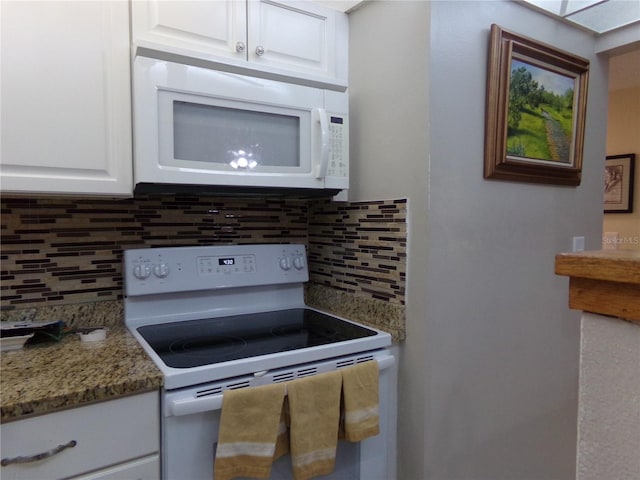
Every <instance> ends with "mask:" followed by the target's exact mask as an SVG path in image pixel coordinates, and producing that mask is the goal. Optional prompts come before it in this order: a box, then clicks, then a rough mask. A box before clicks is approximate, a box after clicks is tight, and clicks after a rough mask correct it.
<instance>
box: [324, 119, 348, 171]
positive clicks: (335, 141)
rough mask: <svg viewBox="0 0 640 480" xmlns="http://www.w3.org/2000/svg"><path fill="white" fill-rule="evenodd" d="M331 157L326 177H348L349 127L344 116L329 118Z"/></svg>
mask: <svg viewBox="0 0 640 480" xmlns="http://www.w3.org/2000/svg"><path fill="white" fill-rule="evenodd" d="M329 134H330V137H331V155H330V157H329V165H328V166H327V177H342V178H348V177H349V125H348V122H347V116H346V115H330V116H329Z"/></svg>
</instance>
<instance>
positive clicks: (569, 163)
mask: <svg viewBox="0 0 640 480" xmlns="http://www.w3.org/2000/svg"><path fill="white" fill-rule="evenodd" d="M588 79H589V60H587V59H584V58H581V57H579V56H577V55H573V54H571V53H568V52H565V51H562V50H559V49H557V48H555V47H553V46H550V45H546V44H543V43H540V42H538V41H535V40H532V39H530V38H527V37H523V36H521V35H518V34H516V33H513V32H509V31H507V30H504V29H503V28H501V27H499V26H498V25H495V24H493V25H491V35H490V46H489V64H488V74H487V99H486V112H485V115H486V116H485V150H484V178H488V179H497V180H511V181H519V182H532V183H548V184H558V185H571V186H577V185H580V181H581V178H582V157H583V145H584V129H585V118H586V106H587V85H588Z"/></svg>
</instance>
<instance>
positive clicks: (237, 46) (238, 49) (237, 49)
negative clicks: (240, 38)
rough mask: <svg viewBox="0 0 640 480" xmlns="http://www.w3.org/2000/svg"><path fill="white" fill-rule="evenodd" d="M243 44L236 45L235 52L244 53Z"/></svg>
mask: <svg viewBox="0 0 640 480" xmlns="http://www.w3.org/2000/svg"><path fill="white" fill-rule="evenodd" d="M244 48H245V47H244V42H238V43H236V52H238V53H242V52H244Z"/></svg>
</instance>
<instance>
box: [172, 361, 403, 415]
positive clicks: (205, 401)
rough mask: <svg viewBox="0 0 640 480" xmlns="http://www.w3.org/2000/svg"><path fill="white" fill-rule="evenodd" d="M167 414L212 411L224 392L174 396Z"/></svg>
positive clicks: (380, 365)
mask: <svg viewBox="0 0 640 480" xmlns="http://www.w3.org/2000/svg"><path fill="white" fill-rule="evenodd" d="M375 360H376V361H377V362H378V369H379V370H380V371H382V370H386V369H387V368H389V367H391V366H392V365H393V364H394V363H395V361H396V359H395V357H394V356H393V355H385V356H381V357H377V358H376V359H375ZM165 409H166V416H168V417H171V416H173V417H179V416H182V415H192V414H194V413H202V412H210V411H214V410H221V409H222V394H221V393H218V394H215V395H209V396H206V397H194V396H192V395H189V396H186V397H182V398H172V399H170V400H168V402H167V404H166V406H165Z"/></svg>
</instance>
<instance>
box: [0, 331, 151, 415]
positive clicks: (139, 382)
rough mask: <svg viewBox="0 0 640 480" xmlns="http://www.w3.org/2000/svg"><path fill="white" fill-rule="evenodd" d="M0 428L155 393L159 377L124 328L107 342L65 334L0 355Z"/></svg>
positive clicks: (112, 334)
mask: <svg viewBox="0 0 640 480" xmlns="http://www.w3.org/2000/svg"><path fill="white" fill-rule="evenodd" d="M0 368H1V372H2V375H1V377H0V393H1V417H0V420H1V421H2V422H7V421H11V420H16V419H19V418H21V417H24V416H27V415H37V414H42V413H49V412H52V411H55V410H58V409H62V408H70V407H78V406H81V405H83V404H86V403H90V402H96V401H101V400H109V399H111V398H117V397H118V396H122V395H130V394H135V393H142V392H146V391H151V390H156V389H159V388H160V387H161V386H162V383H163V380H162V374H161V372H160V370H158V368H157V367H156V366H155V364H154V363H153V361H152V360H151V359H150V358H149V357H148V356H147V354H146V353H145V352H144V350H143V349H142V347H141V346H140V345H139V344H138V342H137V341H136V340H135V338H134V337H133V336H132V335H131V334H130V333H129V332H128V331H127V329H126V327H124V325H118V326H110V327H109V330H108V332H107V339H106V340H104V341H99V342H81V341H80V338H79V336H78V335H75V334H70V335H67V336H65V337H64V338H63V339H62V340H61V341H59V342H56V343H42V344H37V345H32V346H27V347H25V348H23V349H21V350H14V351H8V352H2V353H1V354H0Z"/></svg>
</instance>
